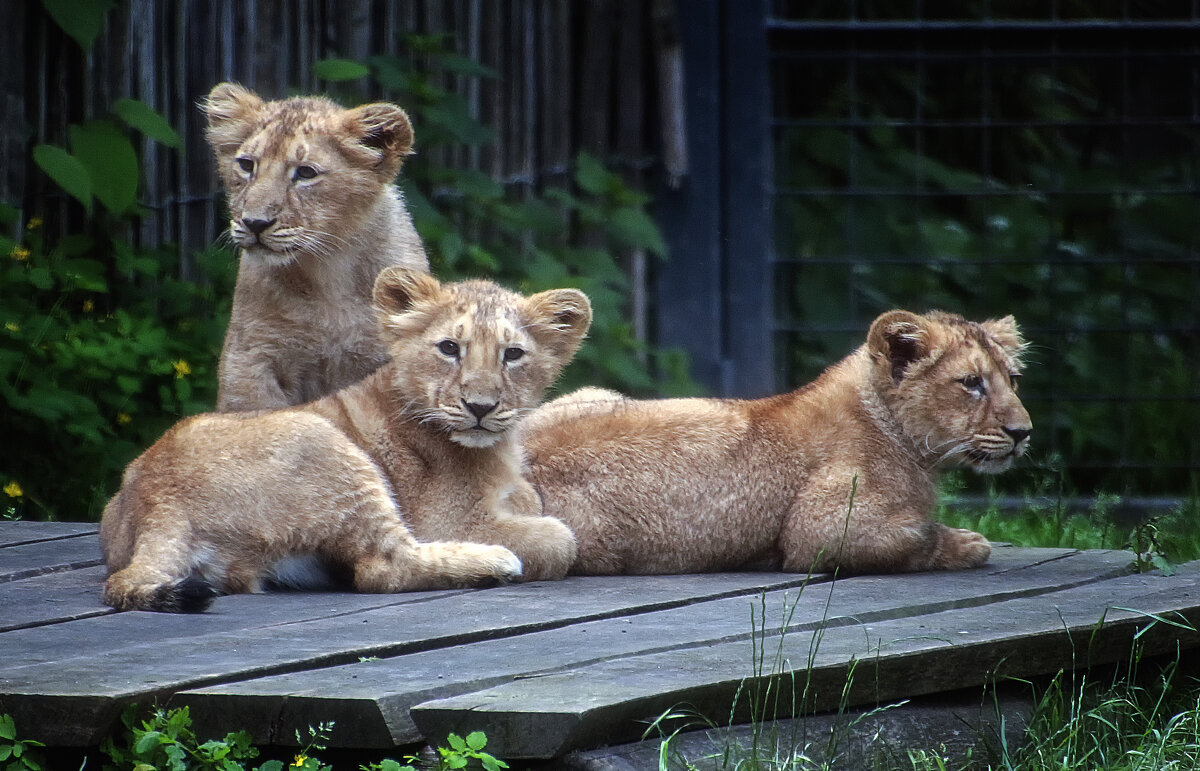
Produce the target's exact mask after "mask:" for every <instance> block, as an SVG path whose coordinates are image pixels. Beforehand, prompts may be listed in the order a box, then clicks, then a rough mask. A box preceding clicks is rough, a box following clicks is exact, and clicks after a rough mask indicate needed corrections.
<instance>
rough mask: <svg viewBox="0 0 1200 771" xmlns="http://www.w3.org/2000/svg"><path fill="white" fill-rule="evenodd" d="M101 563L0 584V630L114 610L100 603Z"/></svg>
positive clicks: (112, 611) (73, 618)
mask: <svg viewBox="0 0 1200 771" xmlns="http://www.w3.org/2000/svg"><path fill="white" fill-rule="evenodd" d="M104 574H105V570H104V567H103V566H97V567H91V568H83V569H81V570H70V571H66V572H61V573H45V574H42V575H39V576H34V577H32V578H25V579H21V580H19V581H8V582H7V583H2V584H0V609H2V610H0V633H2V632H9V631H12V630H14V629H24V628H27V627H34V626H43V625H46V624H57V623H62V622H64V621H74V620H76V619H80V618H88V617H90V616H103V615H107V614H109V613H115V612H116V611H114V610H113V609H112V608H109V607H106V606H105V605H103V604H102V603H101V602H100V585H101V583H102V582H103V581H104Z"/></svg>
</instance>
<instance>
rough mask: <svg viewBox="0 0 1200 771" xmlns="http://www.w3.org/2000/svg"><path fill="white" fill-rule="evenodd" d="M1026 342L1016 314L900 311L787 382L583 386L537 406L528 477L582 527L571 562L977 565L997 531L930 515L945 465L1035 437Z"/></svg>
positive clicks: (691, 567)
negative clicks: (786, 389) (779, 391)
mask: <svg viewBox="0 0 1200 771" xmlns="http://www.w3.org/2000/svg"><path fill="white" fill-rule="evenodd" d="M1023 347H1024V343H1023V342H1022V340H1021V337H1020V334H1019V333H1018V330H1017V326H1016V323H1015V321H1014V320H1013V319H1012V317H1011V316H1010V317H1007V318H1005V319H1001V320H999V321H985V322H983V323H978V324H977V323H972V322H969V321H966V320H964V319H962V318H961V317H959V316H955V315H951V314H947V313H930V314H928V315H924V316H919V315H915V314H912V313H908V312H906V311H892V312H889V313H885V314H883V315H882V316H880V317H879V318H878V319H876V320H875V322H874V323H873V324H872V325H871V329H870V332H869V334H868V336H867V343H866V345H864V346H863V347H861V348H860V349H859V350H857V351H856V352H855V353H853V354H851V355H850V356H849V357H848V358H846V359H844V360H843V361H842V362H840V363H838V364H836V365H834V366H832V367H830V368H829V369H828V370H826V371H825V372H824V374H822V375H821V377H820V378H818V379H817V380H816V382H814V383H812V384H811V385H809V386H807V387H804V388H801V389H800V390H798V391H795V392H793V393H789V394H784V395H780V396H775V397H771V398H767V399H760V400H757V401H735V400H722V399H671V400H662V401H634V400H630V399H625V398H623V397H621V396H620V395H619V394H615V393H613V392H611V391H603V390H600V389H584V390H582V391H580V392H577V393H575V394H570V395H567V396H565V397H562V398H561V399H558V400H556V401H552V402H550V403H548V404H546V405H545V406H543V407H542V408H540V409H539V410H537V411H536V412H535V413H534V414H533V415H532V416H530V418H529V419H528V420H527V421H526V423H525V425H524V427H523V429H522V431H523V433H524V436H525V445H526V449H527V451H528V453H529V456H530V470H529V477H530V479H531V480H532V481H533V483H534V486H535V487H536V488H537V489H538V491H539V492H540V493H541V495H542V501H543V505H544V512H545V513H546V514H549V515H553V516H556V517H558V518H560V519H561V520H562V521H564V522H566V523H567V524H568V525H570V526H571V528H572V529H573V530H574V532H575V536H576V539H577V541H578V547H579V556H578V559H577V561H576V563H575V565H574V567H573V568H572V572H574V573H581V574H610V573H686V572H701V571H717V570H728V569H734V568H738V567H743V566H747V565H759V566H761V565H771V566H776V567H782V569H783V570H786V571H791V572H807V571H810V570H812V571H830V570H833V569H840V570H841V571H843V572H858V573H861V572H891V571H910V570H928V569H934V568H947V569H953V568H968V567H973V566H976V565H980V564H982V563H984V562H985V561H986V560H987V558H988V554H989V553H990V547H989V545H988V542H987V541H986V540H985V539H984V538H983V536H981V535H979V534H978V533H974V532H971V531H969V530H956V529H951V528H948V527H946V526H944V525H941V524H937V523H934V522H931V521H930V520H929V514H930V511H931V510H932V509H933V506H934V503H935V493H934V478H935V475H936V473H937V471H938V470H939V469H941V468H944V467H947V466H952V465H962V466H967V467H969V468H973V469H975V470H976V471H981V472H984V473H994V472H999V471H1002V470H1004V469H1006V468H1008V466H1009V465H1010V464H1011V463H1012V461H1013V459H1014V458H1016V457H1018V456H1020V455H1021V454H1022V453H1023V452H1024V451H1025V449H1026V447H1027V446H1028V437H1029V434H1030V431H1031V428H1032V426H1031V424H1030V420H1029V415H1028V414H1027V413H1026V411H1025V408H1024V407H1023V406H1022V405H1021V402H1020V400H1019V399H1018V397H1017V394H1016V387H1017V381H1018V378H1019V376H1020V372H1021V361H1020V355H1021V351H1022V349H1023Z"/></svg>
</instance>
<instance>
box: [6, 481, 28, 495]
mask: <svg viewBox="0 0 1200 771" xmlns="http://www.w3.org/2000/svg"><path fill="white" fill-rule="evenodd" d="M4 492H5V493H7V494H8V497H9V498H20V497H21V496H22V495H24V494H25V491H24V490H22V489H21V486H20V485H19V484H17V483H16V482H9V483H8V484H6V485H5V486H4Z"/></svg>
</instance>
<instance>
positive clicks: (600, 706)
mask: <svg viewBox="0 0 1200 771" xmlns="http://www.w3.org/2000/svg"><path fill="white" fill-rule="evenodd" d="M905 589H906V590H907V589H908V586H907V585H905ZM1119 608H1135V609H1136V610H1120V609H1119ZM1173 612H1179V613H1180V614H1181V617H1182V618H1184V619H1186V620H1187V621H1188V622H1189V623H1191V624H1192V625H1193V627H1194V626H1195V624H1196V623H1197V622H1200V576H1198V575H1197V574H1196V573H1195V572H1186V571H1185V572H1184V573H1183V574H1181V575H1177V576H1174V577H1172V578H1169V579H1168V578H1164V577H1162V576H1154V575H1136V576H1124V577H1119V578H1113V579H1110V580H1107V581H1103V582H1100V583H1096V584H1091V585H1083V586H1077V587H1074V588H1071V589H1066V590H1063V591H1061V592H1055V593H1052V594H1048V595H1044V596H1040V597H1032V598H1018V599H1011V600H1006V601H1004V602H1000V603H996V604H993V605H988V606H984V607H979V608H954V609H951V610H945V611H942V612H935V613H929V614H923V615H920V616H914V617H905V618H895V619H889V620H884V621H878V622H875V621H867V622H863V623H858V624H852V625H848V626H829V625H826V626H824V627H822V628H819V629H815V630H805V629H800V628H795V629H789V630H788V631H787V632H786V634H784V635H782V636H781V635H780V634H778V633H773V632H771V631H770V630H768V632H767V633H766V634H765V635H764V636H761V637H759V638H757V639H755V640H739V641H735V642H729V643H723V644H719V645H713V646H699V647H695V648H692V649H690V650H688V651H687V652H686V654H685V653H683V652H681V651H679V650H672V651H668V652H662V653H652V654H647V655H644V656H635V657H628V658H619V659H615V660H610V661H601V662H597V663H595V664H592V665H589V666H584V667H577V668H574V669H572V670H570V671H566V672H562V673H551V674H547V675H545V676H542V677H534V678H527V679H521V680H516V681H513V682H511V683H507V684H505V685H501V686H496V687H494V688H490V689H488V690H485V691H480V692H476V693H470V694H466V695H462V696H455V697H450V698H446V699H441V700H437V701H432V702H428V703H425V704H422V705H418V706H416V707H414V708H413V709H412V711H411V713H412V717H413V719H414V720H415V721H416V723H417V725H418V727H419V728H420V729H421V731H422V733H423V734H424V735H425V736H427V737H430V738H432V739H433V740H435V741H436V740H438V739H439V738H441V737H444V736H445V734H446V733H447V732H450V731H463V730H482V731H484V732H486V733H487V736H488V748H489V751H493V752H495V753H496V754H498V755H500V756H503V757H511V758H545V757H554V756H557V755H561V754H563V753H564V752H566V751H568V750H570V749H572V748H575V747H585V746H598V745H600V744H605V743H612V742H614V741H622V740H629V739H632V738H635V737H636V736H637V735H638V734H639V733H640V732H641V731H643V730H644V728H645V725H646V723H645V721H646V720H648V719H653V718H654V717H656V716H657V715H659V714H661V713H662V712H663V711H665V710H667V709H669V708H671V707H673V706H677V705H679V704H683V703H686V704H688V705H689V706H690V707H692V708H695V709H698V710H699V711H701V712H706V713H709V714H710V715H711V716H712V717H714V718H718V719H720V718H722V717H724V716H727V715H729V714H730V709H731V704H732V703H733V701H734V697H735V694H736V693H738V692H739V691H743V692H745V691H744V689H745V688H753V687H755V685H756V684H758V685H764V684H765V683H766V682H767V680H766V677H767V676H769V675H770V674H771V670H772V668H773V664H772V662H778V669H777V671H779V672H784V673H785V674H784V675H783V676H782V678H781V679H779V678H777V682H778V683H779V684H781V685H787V686H788V687H789V689H790V688H791V687H792V686H794V687H795V688H796V692H799V691H800V690H801V689H803V691H804V692H805V693H806V694H807V700H806V704H805V707H806V708H808V709H814V710H829V709H834V708H837V706H838V705H839V703H841V702H842V700H843V699H848V703H850V704H858V703H864V702H868V701H874V700H878V699H892V698H897V697H900V696H911V695H920V694H924V693H934V692H938V691H942V690H953V689H956V688H960V687H965V686H970V685H980V684H983V683H985V682H988V681H990V680H991V679H993V678H995V677H998V676H1010V677H1011V676H1032V675H1036V674H1045V673H1047V672H1054V671H1057V670H1059V669H1061V668H1063V667H1064V666H1067V667H1070V666H1072V665H1077V666H1084V665H1087V664H1098V663H1109V662H1113V661H1115V660H1118V659H1120V658H1121V657H1123V656H1126V655H1128V650H1129V645H1130V641H1131V639H1132V638H1133V635H1134V634H1135V633H1136V632H1137V631H1139V630H1142V629H1144V628H1146V627H1148V626H1152V627H1153V628H1152V629H1151V630H1150V631H1149V632H1147V633H1145V634H1142V636H1141V637H1140V639H1139V644H1141V645H1143V646H1144V649H1145V651H1146V652H1147V653H1154V652H1158V651H1160V650H1164V649H1166V648H1167V647H1168V646H1173V645H1174V644H1175V643H1177V642H1178V643H1179V644H1182V645H1184V646H1186V647H1192V646H1195V645H1197V644H1200V635H1197V633H1196V632H1195V630H1194V628H1193V629H1192V630H1191V631H1185V630H1182V629H1178V628H1175V627H1171V626H1168V625H1166V624H1161V623H1156V624H1150V622H1149V619H1148V618H1147V616H1146V614H1148V613H1153V614H1166V613H1173ZM1101 620H1103V625H1102V626H1101V624H1100V622H1101ZM763 651H765V661H766V664H765V666H760V668H757V669H756V666H755V661H756V660H760V661H761V659H759V658H758V657H759V656H760V655H762V652H763ZM859 663H861V666H858V668H857V671H856V674H855V675H854V677H853V678H852V681H851V685H850V686H849V688H848V689H847V677H848V673H849V672H853V671H855V670H854V669H853V667H854V666H856V665H858V664H859ZM785 702H787V700H786V699H781V700H780V702H779V703H780V706H781V708H782V709H784V710H795V709H798V707H796V706H793V705H792V704H790V703H785ZM745 703H746V700H745V699H743V700H742V702H741V704H739V705H738V709H739V710H741V711H742V712H743V713H744V707H745ZM742 717H743V719H744V718H745V717H747V716H746V715H745V714H742Z"/></svg>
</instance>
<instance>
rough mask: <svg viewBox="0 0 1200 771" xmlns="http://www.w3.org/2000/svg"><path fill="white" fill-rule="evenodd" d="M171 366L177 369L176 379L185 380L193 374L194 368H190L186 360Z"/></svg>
mask: <svg viewBox="0 0 1200 771" xmlns="http://www.w3.org/2000/svg"><path fill="white" fill-rule="evenodd" d="M171 366H173V367H175V378H176V379H180V378H185V377H187V376H188V375H190V374H192V368H191V367H190V366H188V363H187V361H186V360H184V359H180V360H179V361H177V362H175V363H174V364H172V365H171Z"/></svg>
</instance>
